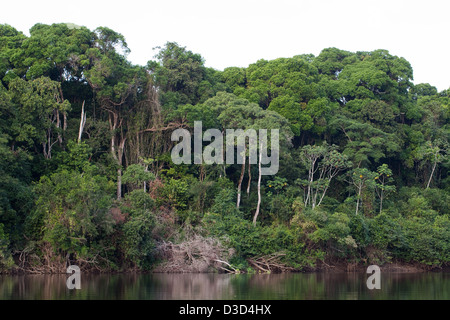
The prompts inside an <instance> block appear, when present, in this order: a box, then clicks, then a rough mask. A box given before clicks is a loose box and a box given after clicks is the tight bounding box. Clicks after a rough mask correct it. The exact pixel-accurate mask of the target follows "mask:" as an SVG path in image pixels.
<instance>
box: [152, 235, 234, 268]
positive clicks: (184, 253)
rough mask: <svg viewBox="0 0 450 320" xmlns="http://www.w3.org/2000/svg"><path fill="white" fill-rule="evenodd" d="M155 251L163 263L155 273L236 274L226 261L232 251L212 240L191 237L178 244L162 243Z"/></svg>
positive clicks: (198, 236) (197, 236) (195, 236)
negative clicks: (220, 272)
mask: <svg viewBox="0 0 450 320" xmlns="http://www.w3.org/2000/svg"><path fill="white" fill-rule="evenodd" d="M156 251H157V253H158V256H159V258H160V259H161V260H163V261H164V262H163V263H161V264H160V265H159V266H157V267H156V268H155V270H154V271H155V272H168V273H188V272H190V273H194V272H211V271H222V272H228V273H235V272H236V269H234V268H233V267H232V266H231V265H230V264H229V263H228V262H227V261H226V260H227V259H229V258H230V257H231V255H232V254H233V251H232V250H230V249H228V248H225V247H224V246H222V244H221V243H220V241H219V240H217V239H214V238H205V237H202V236H200V235H193V236H191V237H189V238H188V239H186V240H184V241H182V242H181V243H178V244H174V243H172V242H170V241H169V242H165V241H162V242H161V243H160V244H159V245H158V246H157V248H156Z"/></svg>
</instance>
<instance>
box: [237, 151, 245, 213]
mask: <svg viewBox="0 0 450 320" xmlns="http://www.w3.org/2000/svg"><path fill="white" fill-rule="evenodd" d="M245 159H246V156H245V148H244V157H243V160H242V168H241V176H240V177H239V183H238V190H237V202H236V208H238V209H239V205H240V203H241V187H242V180H244V173H245Z"/></svg>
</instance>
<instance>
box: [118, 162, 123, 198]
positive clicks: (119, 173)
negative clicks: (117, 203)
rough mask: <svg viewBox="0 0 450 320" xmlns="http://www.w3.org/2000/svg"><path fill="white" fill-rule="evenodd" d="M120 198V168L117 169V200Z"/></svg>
mask: <svg viewBox="0 0 450 320" xmlns="http://www.w3.org/2000/svg"><path fill="white" fill-rule="evenodd" d="M120 199H122V169H117V200H120Z"/></svg>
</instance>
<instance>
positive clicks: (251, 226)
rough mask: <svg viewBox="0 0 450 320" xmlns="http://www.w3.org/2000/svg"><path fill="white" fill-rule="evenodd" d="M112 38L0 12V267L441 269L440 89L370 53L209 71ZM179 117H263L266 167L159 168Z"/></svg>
mask: <svg viewBox="0 0 450 320" xmlns="http://www.w3.org/2000/svg"><path fill="white" fill-rule="evenodd" d="M129 51H130V50H129V48H128V46H127V43H126V39H125V38H124V37H123V36H122V35H121V34H120V33H117V32H116V31H114V30H111V29H109V28H107V27H99V28H97V29H95V30H93V31H92V30H89V29H87V28H86V27H79V26H76V25H73V24H53V25H44V24H36V25H35V26H33V27H32V28H31V30H30V36H25V35H24V34H23V33H22V32H19V31H17V30H16V29H15V28H14V27H12V26H9V25H0V81H1V84H0V154H1V158H0V173H1V174H0V271H11V270H19V271H20V270H22V271H28V272H64V271H65V268H66V266H67V265H68V264H78V265H79V266H81V267H82V268H83V269H84V270H97V271H121V270H159V271H173V272H176V271H208V270H219V271H223V270H226V271H237V270H240V271H252V270H258V271H287V270H305V269H307V268H317V267H320V266H323V265H327V266H329V265H330V264H333V263H337V262H347V263H363V264H364V263H376V264H383V263H388V262H393V261H397V262H403V263H418V264H421V265H426V266H431V267H442V266H448V264H449V262H450V249H449V248H450V220H449V214H450V212H449V203H450V194H449V191H450V180H449V179H450V178H449V174H448V173H449V169H450V162H449V157H448V149H449V136H450V131H449V124H448V119H449V104H450V89H449V90H444V91H442V92H438V90H436V88H435V87H433V86H432V85H431V84H428V83H421V84H414V83H413V68H412V66H411V65H410V64H409V62H408V61H406V60H405V59H404V58H401V57H397V56H393V55H391V54H390V53H389V52H388V51H387V50H375V51H371V52H348V51H345V50H340V49H337V48H326V49H324V50H323V51H322V52H321V53H320V54H319V55H318V56H314V55H311V54H306V55H305V54H304V55H297V56H294V57H290V58H279V59H274V60H270V61H268V60H259V61H256V62H255V63H253V64H251V65H249V66H248V67H247V68H240V67H229V68H226V69H225V70H223V71H219V70H215V69H212V68H208V67H205V61H204V59H203V58H202V56H201V55H200V54H197V53H193V52H192V51H190V50H188V49H186V48H185V47H182V46H180V45H179V44H177V43H175V42H167V43H166V44H165V45H164V46H162V47H159V48H158V53H157V54H156V55H155V56H154V57H149V58H151V60H149V61H148V63H147V65H145V66H139V65H133V64H132V63H131V62H130V61H128V60H127V54H128V53H129ZM194 121H202V125H203V130H207V129H218V130H219V131H220V132H222V133H223V132H224V130H225V129H244V130H246V129H250V128H251V129H261V128H263V129H271V128H277V129H280V132H281V134H280V167H279V168H280V169H279V172H278V173H277V174H276V175H275V176H261V174H260V171H261V170H260V168H258V165H257V164H250V162H249V161H248V156H249V154H248V152H247V154H246V155H244V156H243V158H244V159H246V158H247V162H244V163H242V164H229V163H227V164H210V165H208V164H201V165H198V164H192V165H186V164H180V165H175V164H174V163H173V162H172V160H171V156H170V155H171V150H172V148H173V147H174V145H175V143H174V141H172V140H171V134H172V132H173V131H174V130H175V129H178V128H184V129H187V130H190V131H192V130H193V128H194ZM203 147H206V144H205V145H204V146H203Z"/></svg>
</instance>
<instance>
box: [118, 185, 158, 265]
mask: <svg viewBox="0 0 450 320" xmlns="http://www.w3.org/2000/svg"><path fill="white" fill-rule="evenodd" d="M154 206H155V203H154V201H153V199H152V198H151V197H150V196H149V195H148V194H147V193H146V192H144V191H143V190H142V189H140V190H134V191H132V192H131V193H129V194H127V196H126V197H125V200H124V203H123V206H122V212H123V213H124V214H126V215H127V220H126V222H125V223H124V225H123V234H124V236H123V251H124V254H125V258H126V260H127V261H128V263H130V264H131V265H137V266H138V267H139V268H141V269H144V270H149V269H150V268H151V266H152V262H153V261H154V248H155V242H154V237H153V233H152V230H153V228H154V226H155V217H154V213H153V209H154Z"/></svg>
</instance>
